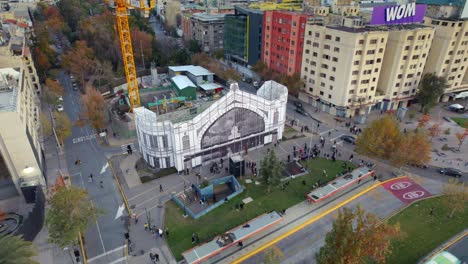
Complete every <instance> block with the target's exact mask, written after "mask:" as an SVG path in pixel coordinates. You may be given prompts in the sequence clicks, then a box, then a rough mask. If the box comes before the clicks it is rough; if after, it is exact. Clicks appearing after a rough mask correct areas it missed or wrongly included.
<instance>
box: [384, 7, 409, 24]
mask: <svg viewBox="0 0 468 264" xmlns="http://www.w3.org/2000/svg"><path fill="white" fill-rule="evenodd" d="M385 11H386V14H385V21H387V22H390V21H393V20H398V19H402V18H407V17H412V16H415V15H416V3H410V4H406V5H399V6H392V7H389V8H387V9H385Z"/></svg>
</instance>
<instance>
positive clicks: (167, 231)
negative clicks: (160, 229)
mask: <svg viewBox="0 0 468 264" xmlns="http://www.w3.org/2000/svg"><path fill="white" fill-rule="evenodd" d="M164 232H165V233H166V237H169V228H167V227H166V228H165V229H164Z"/></svg>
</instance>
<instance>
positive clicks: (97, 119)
mask: <svg viewBox="0 0 468 264" xmlns="http://www.w3.org/2000/svg"><path fill="white" fill-rule="evenodd" d="M81 102H82V104H83V108H84V112H83V113H82V115H83V116H84V117H85V118H86V120H87V121H88V124H89V125H90V126H91V127H92V128H94V129H95V130H96V131H97V132H98V133H99V132H101V131H102V130H103V129H104V128H105V127H106V107H105V104H104V97H103V96H102V94H101V93H100V92H99V91H97V90H96V89H95V88H94V87H89V86H88V87H87V88H86V93H85V94H83V95H82V96H81Z"/></svg>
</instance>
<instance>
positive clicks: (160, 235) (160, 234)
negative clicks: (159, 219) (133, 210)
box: [158, 228, 163, 237]
mask: <svg viewBox="0 0 468 264" xmlns="http://www.w3.org/2000/svg"><path fill="white" fill-rule="evenodd" d="M158 234H159V237H162V236H163V230H162V229H161V228H158Z"/></svg>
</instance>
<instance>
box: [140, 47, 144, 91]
mask: <svg viewBox="0 0 468 264" xmlns="http://www.w3.org/2000/svg"><path fill="white" fill-rule="evenodd" d="M140 53H141V61H142V62H143V70H145V55H144V54H143V46H142V44H141V40H140ZM140 83H143V75H142V76H141V78H140Z"/></svg>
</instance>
